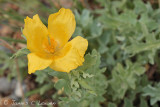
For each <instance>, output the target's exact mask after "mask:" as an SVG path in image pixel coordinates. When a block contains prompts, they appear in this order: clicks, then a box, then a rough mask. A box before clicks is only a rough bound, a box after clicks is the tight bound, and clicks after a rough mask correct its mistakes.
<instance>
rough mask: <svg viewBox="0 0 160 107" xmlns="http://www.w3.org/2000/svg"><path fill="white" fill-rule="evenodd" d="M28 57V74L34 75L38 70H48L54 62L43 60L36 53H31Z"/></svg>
mask: <svg viewBox="0 0 160 107" xmlns="http://www.w3.org/2000/svg"><path fill="white" fill-rule="evenodd" d="M27 57H28V73H29V74H31V73H34V72H35V71H36V70H43V69H45V68H47V67H48V66H49V65H50V64H51V63H52V61H53V60H50V59H43V58H41V57H39V56H37V55H36V54H35V53H30V54H28V55H27Z"/></svg>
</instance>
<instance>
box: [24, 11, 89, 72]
mask: <svg viewBox="0 0 160 107" xmlns="http://www.w3.org/2000/svg"><path fill="white" fill-rule="evenodd" d="M24 21H25V25H24V29H23V34H24V35H25V37H26V38H27V48H28V49H29V50H30V51H31V53H30V54H28V56H27V57H28V73H29V74H31V73H34V72H35V71H36V70H42V69H45V68H47V67H50V68H52V69H54V70H55V71H61V72H70V71H71V70H73V69H75V68H77V67H78V66H80V65H82V63H83V62H84V54H85V51H86V50H87V47H88V41H87V40H86V39H84V38H82V37H81V36H77V37H75V38H74V39H72V40H71V41H69V39H70V38H71V36H72V34H73V33H74V31H75V27H76V22H75V17H74V14H73V13H72V11H71V10H70V9H64V8H61V9H60V10H59V11H58V12H57V13H54V14H51V15H50V16H49V18H48V29H47V27H46V26H45V25H44V24H43V23H42V22H41V20H40V18H39V16H38V15H37V14H36V15H35V16H33V19H31V18H29V17H26V19H25V20H24Z"/></svg>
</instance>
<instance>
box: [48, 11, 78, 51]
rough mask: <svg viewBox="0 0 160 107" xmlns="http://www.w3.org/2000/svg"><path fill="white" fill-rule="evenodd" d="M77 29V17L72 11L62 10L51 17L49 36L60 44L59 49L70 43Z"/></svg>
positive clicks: (49, 20)
mask: <svg viewBox="0 0 160 107" xmlns="http://www.w3.org/2000/svg"><path fill="white" fill-rule="evenodd" d="M75 27H76V21H75V17H74V14H73V13H72V11H71V10H70V9H64V8H61V9H60V10H59V11H58V12H57V13H54V14H51V15H50V16H49V19H48V30H49V35H50V36H52V37H53V38H54V39H55V40H56V41H57V42H58V45H59V48H61V47H63V46H64V45H65V44H66V43H67V42H68V40H69V39H70V37H71V36H72V34H73V32H74V31H75Z"/></svg>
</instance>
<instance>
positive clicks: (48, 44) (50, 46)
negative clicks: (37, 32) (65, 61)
mask: <svg viewBox="0 0 160 107" xmlns="http://www.w3.org/2000/svg"><path fill="white" fill-rule="evenodd" d="M43 47H44V50H45V51H46V52H47V53H52V54H53V53H54V52H55V50H56V48H57V42H56V41H55V40H54V39H53V38H49V37H48V40H47V41H45V42H44V44H43Z"/></svg>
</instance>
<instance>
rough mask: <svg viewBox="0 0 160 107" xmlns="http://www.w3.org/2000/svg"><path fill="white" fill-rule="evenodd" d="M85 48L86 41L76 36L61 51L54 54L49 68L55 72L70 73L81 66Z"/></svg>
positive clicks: (86, 45)
mask: <svg viewBox="0 0 160 107" xmlns="http://www.w3.org/2000/svg"><path fill="white" fill-rule="evenodd" d="M87 47H88V41H87V40H86V39H84V38H82V37H80V36H77V37H76V38H74V39H73V40H71V41H70V42H68V43H67V44H66V45H65V46H64V47H63V49H62V50H60V51H59V52H57V53H55V56H54V60H53V62H52V64H51V65H50V67H51V68H52V69H54V70H55V71H61V72H70V71H71V70H73V69H75V68H77V67H78V66H81V65H82V63H83V62H84V54H85V51H86V50H87Z"/></svg>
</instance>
